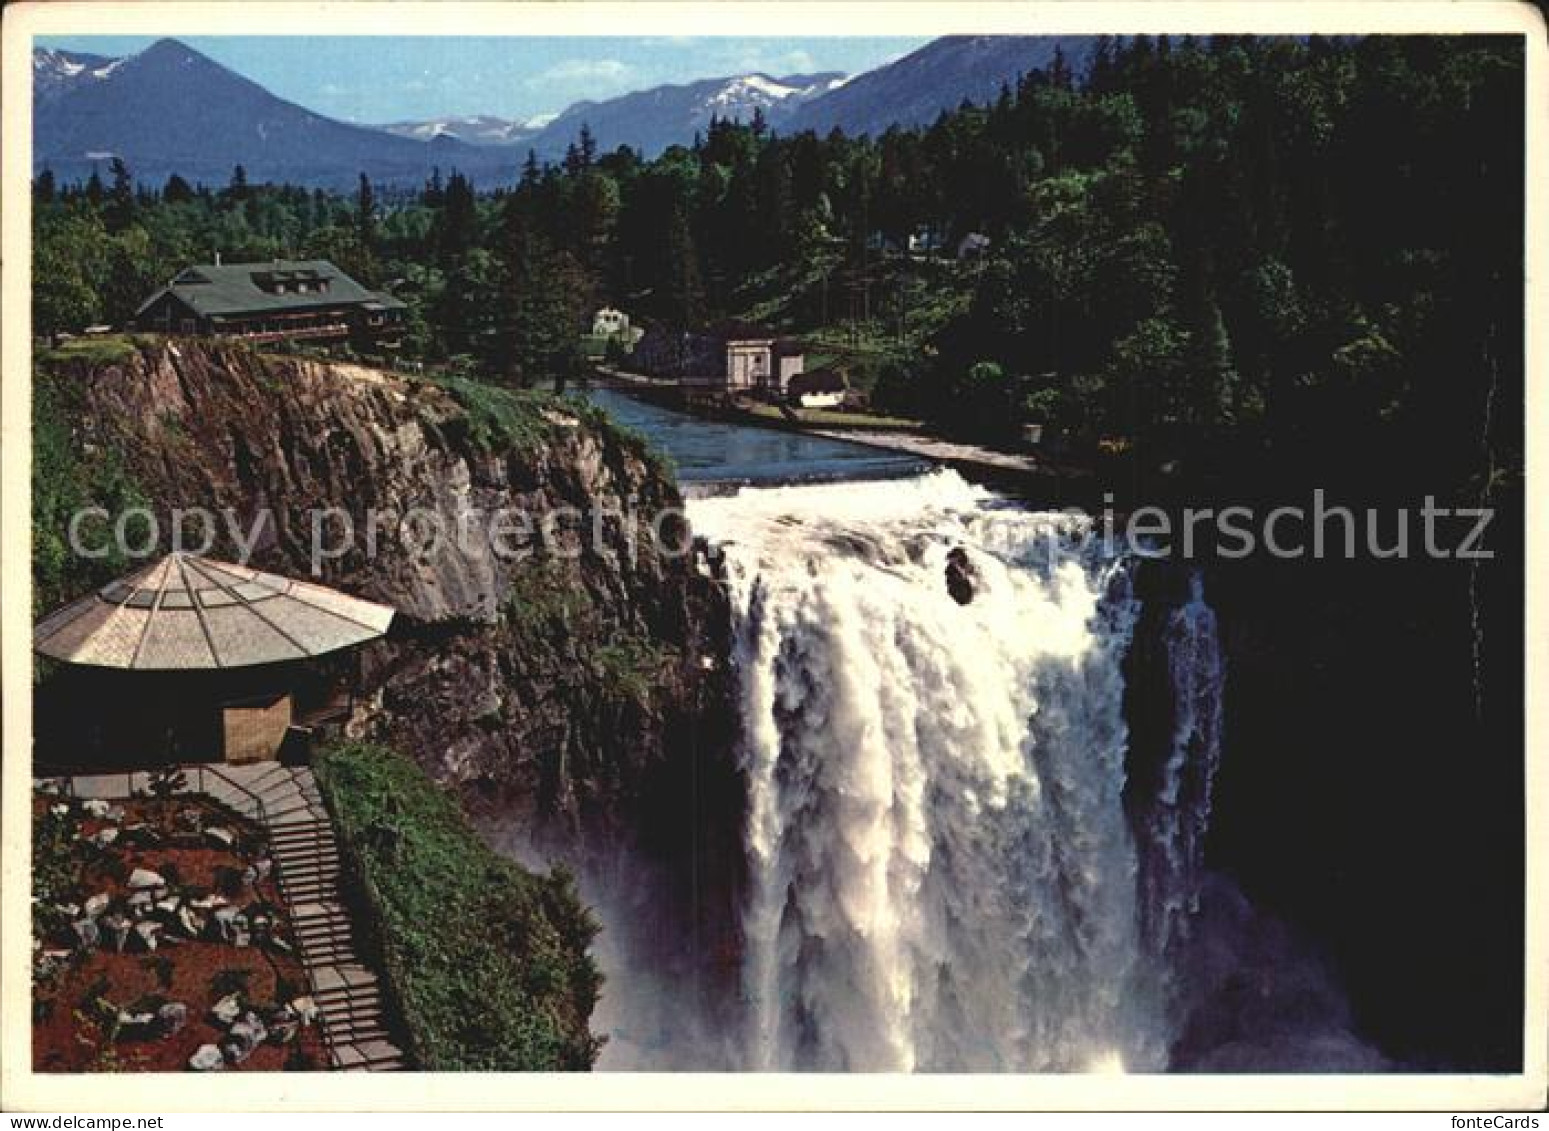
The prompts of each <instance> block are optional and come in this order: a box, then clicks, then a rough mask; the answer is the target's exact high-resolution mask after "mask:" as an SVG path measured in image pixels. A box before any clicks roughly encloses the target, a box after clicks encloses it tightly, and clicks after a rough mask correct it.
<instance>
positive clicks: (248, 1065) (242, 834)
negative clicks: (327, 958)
mask: <svg viewBox="0 0 1549 1131" xmlns="http://www.w3.org/2000/svg"><path fill="white" fill-rule="evenodd" d="M60 800H61V799H60V798H57V797H53V796H46V795H43V796H37V797H35V798H34V805H33V818H34V820H37V819H38V817H39V816H40V815H42V814H44V813H46V812H47V809H48V806H49V805H51V804H55V803H57V802H59V801H60ZM110 804H113V805H117V806H120V807H121V808H123V810H124V814H125V815H124V819H123V824H124V825H125V826H127V825H132V824H134V823H135V822H137V821H146V822H148V823H149V824H151V825H153V826H155V825H156V824H157V820H158V816H159V815H160V814H161V813H162V810H161V809H160V807H161V806H163V805H168V804H170V805H171V806H172V807H173V808H174V809H175V810H176V809H187V808H189V807H198V808H200V809H202V810H204V812H205V822H204V823H205V826H206V827H210V826H212V825H220V826H222V827H224V828H227V829H230V830H232V831H233V832H235V833H236V834H237V838H238V840H237V843H238V847H239V848H240V847H242V846H247V847H248V848H249V849H250V850H251V848H252V847H254V846H257V845H261V844H263V833H262V829H261V827H260V826H258V825H255V824H254V823H253V822H251V821H248V820H245V819H244V818H242V817H240V816H238V815H236V814H235V813H233V812H231V811H230V810H228V809H225V808H223V807H222V806H220V805H218V804H217V803H215V802H213V801H211V800H210V799H208V798H205V797H199V796H196V795H189V794H182V795H178V796H176V797H174V798H172V799H171V800H170V801H169V802H163V801H160V800H156V799H150V798H130V799H118V800H114V801H112V802H110ZM108 823H109V822H106V821H102V820H99V819H95V818H92V817H90V816H87V817H85V819H84V820H83V821H82V835H83V836H90V835H92V834H93V833H95V832H97V831H98V830H99V829H101V828H102V827H104V825H106V824H108ZM115 860H116V861H118V864H114V863H113V861H115ZM249 862H250V861H249V860H247V859H244V857H243V856H242V855H241V853H240V852H239V851H238V850H237V849H235V848H234V849H226V848H222V847H220V846H219V845H217V844H214V843H213V842H210V843H209V844H208V846H207V847H205V846H201V847H186V846H175V845H165V846H156V847H129V846H121V845H120V844H114V845H112V846H110V847H109V848H108V849H107V850H106V851H105V852H103V853H102V854H101V857H100V859H99V860H97V861H94V862H92V863H86V864H83V865H82V866H81V867H80V868H79V869H78V871H77V873H76V876H77V883H76V888H75V893H74V894H73V895H72V896H71V897H70V898H71V899H72V900H73V901H74V902H76V903H82V904H83V903H84V902H85V901H86V899H87V898H89V897H90V896H93V895H96V894H97V893H99V892H109V893H111V894H112V895H113V896H115V898H116V897H117V896H119V895H121V894H125V893H126V891H127V889H126V888H125V887H124V885H123V884H121V883H120V882H119V881H118V880H117V879H115V878H114V877H115V873H116V874H117V875H119V876H121V877H127V876H128V875H129V873H130V872H132V871H133V870H134V869H135V868H147V869H150V870H151V871H153V872H160V873H162V874H166V870H167V869H168V867H169V866H170V867H171V869H172V870H174V871H175V873H176V876H177V881H178V882H177V884H176V885H174V888H175V889H176V888H184V889H187V888H197V889H200V890H202V891H206V892H207V891H210V890H212V889H214V888H215V887H216V886H217V870H218V869H222V868H234V869H236V870H237V871H239V872H240V871H241V870H242V869H243V868H244V867H246V866H247V864H248V863H249ZM120 865H121V867H120ZM170 878H171V877H169V879H170ZM254 900H263V901H266V902H268V903H271V904H273V905H274V906H275V907H276V908H277V909H279V910H280V911H281V913H282V915H283V911H284V908H285V904H284V900H283V898H282V897H281V895H280V890H279V884H278V882H277V881H276V880H275V878H274V876H273V873H272V872H271V874H270V876H269V877H268V878H266V879H264V880H261V881H259V882H258V883H257V884H255V885H253V886H251V887H249V888H247V889H245V890H244V891H243V893H242V894H241V895H240V896H236V897H234V898H233V899H232V902H233V903H234V904H236V905H238V906H245V905H247V904H248V903H251V902H253V901H254ZM274 933H275V934H276V935H278V936H279V937H281V938H283V939H285V941H286V942H290V943H292V945H294V940H293V939H292V938H291V936H290V933H289V928H288V926H287V925H284V924H282V923H277V924H276V927H275V931H274ZM171 934H172V932H170V931H169V932H164V934H163V938H162V941H161V944H160V945H159V946H158V947H157V949H156V951H155V952H154V953H147V952H146V950H145V949H144V947H143V946H140V945H139V941H138V940H137V939H134V938H133V936H132V935H131V942H130V944H129V945H128V946H126V947H125V952H124V953H123V954H119V953H117V952H116V951H115V950H114V948H113V945H112V943H111V942H110V941H108V932H107V931H106V930H105V929H104V930H103V935H104V942H103V945H101V946H99V947H97V948H95V949H93V950H90V951H86V952H82V953H78V954H76V955H75V957H73V958H72V959H71V960H70V961H69V963H68V964H67V965H65V966H64V967H62V968H61V970H60V972H59V973H58V975H57V976H56V978H55V979H54V980H53V981H52V982H51V983H45V984H41V985H40V984H39V983H38V982H36V981H35V982H34V984H33V1024H32V1066H33V1071H35V1072H182V1071H186V1070H187V1067H188V1060H189V1057H191V1056H192V1055H193V1054H194V1051H195V1050H196V1049H198V1048H199V1046H200V1045H204V1044H213V1045H219V1044H220V1043H221V1040H222V1039H223V1038H224V1036H225V1029H224V1028H223V1027H222V1026H220V1025H219V1023H218V1022H216V1021H215V1019H214V1018H212V1017H211V1016H210V1007H211V1006H213V1005H214V1004H215V1002H216V1001H218V1000H219V999H220V998H221V997H222V996H223V995H222V994H220V993H217V992H215V989H214V988H213V987H212V985H211V981H212V979H214V978H215V977H216V976H217V975H219V974H222V973H223V972H228V971H245V972H247V975H248V982H247V988H246V990H245V992H244V993H243V995H242V1000H243V1002H244V1004H252V1005H269V1004H274V1005H279V1004H283V1001H282V999H281V998H280V996H279V991H280V990H281V989H285V992H286V993H288V994H289V995H290V997H296V996H300V995H303V994H305V993H306V992H307V985H306V976H305V974H304V973H303V971H302V966H301V961H300V959H299V957H298V956H297V955H296V954H294V953H290V954H285V953H282V952H280V951H279V950H277V949H275V948H272V947H259V946H257V945H254V946H247V947H237V946H233V945H231V944H229V943H225V942H219V941H206V940H203V939H199V940H191V939H182V940H179V941H176V942H173V941H171V940H170V939H169V937H168V936H170V935H171ZM74 941H75V940H74V936H73V934H70V933H69V928H68V927H66V929H65V933H64V934H62V935H61V934H57V933H56V934H55V935H53V936H51V937H49V938H48V939H46V940H45V942H44V945H45V947H47V948H50V949H54V948H57V949H60V950H63V949H67V948H69V947H70V946H71V944H72V943H73V942H74ZM163 959H165V960H166V961H164V962H163V961H161V960H163ZM167 977H170V983H168V982H165V981H163V978H167ZM282 982H283V983H284V986H282V985H281V983H282ZM152 995H154V996H157V997H161V998H164V999H165V1000H167V1001H180V1002H183V1003H184V1004H185V1005H187V1007H188V1024H187V1025H185V1026H184V1027H183V1029H182V1030H180V1031H179V1032H177V1033H174V1034H171V1035H170V1036H166V1037H151V1038H148V1039H145V1040H124V1039H120V1040H117V1041H110V1040H109V1036H108V1033H107V1031H106V1029H105V1027H104V1026H103V1025H102V1024H101V1023H99V1022H98V1020H97V1019H96V1018H95V1017H94V1016H93V1012H94V1011H93V1010H92V1009H91V1008H90V1007H89V1005H87V1004H84V1003H88V1002H90V1001H91V1000H92V999H93V998H95V997H98V996H100V997H103V998H106V999H107V1000H108V1001H110V1002H112V1003H113V1004H115V1005H117V1006H119V1007H120V1008H124V1009H127V1008H129V1007H130V1006H131V1005H133V1004H134V1003H135V1002H137V1001H139V1000H140V999H141V998H143V997H149V996H152ZM290 997H287V998H285V999H283V1000H286V1001H288V1000H290ZM40 1014H41V1016H40ZM327 1067H328V1058H327V1054H326V1052H325V1051H324V1047H323V1042H322V1036H321V1033H320V1032H319V1029H318V1026H317V1025H315V1024H313V1025H307V1026H303V1027H302V1028H301V1030H300V1033H299V1035H298V1036H297V1038H296V1040H295V1041H293V1042H291V1043H289V1044H285V1045H274V1044H269V1043H265V1044H263V1045H261V1046H259V1047H258V1048H257V1049H255V1050H254V1051H253V1053H252V1054H251V1055H250V1056H249V1057H248V1058H247V1059H246V1060H245V1061H243V1062H242V1063H241V1064H239V1065H232V1064H228V1065H226V1066H225V1069H224V1070H225V1071H242V1072H277V1071H281V1070H292V1071H294V1070H305V1069H326V1068H327Z"/></svg>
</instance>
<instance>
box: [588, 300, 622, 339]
mask: <svg viewBox="0 0 1549 1131" xmlns="http://www.w3.org/2000/svg"><path fill="white" fill-rule="evenodd" d="M592 333H593V334H596V335H597V336H598V337H621V338H622V337H627V336H628V334H629V315H627V314H625V313H624V312H623V311H622V310H615V309H614V308H613V307H611V306H605V307H603V308H602V309H601V310H599V311H598V312H597V313H596V314H594V315H592Z"/></svg>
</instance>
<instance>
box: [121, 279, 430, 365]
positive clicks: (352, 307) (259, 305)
mask: <svg viewBox="0 0 1549 1131" xmlns="http://www.w3.org/2000/svg"><path fill="white" fill-rule="evenodd" d="M406 309H407V307H406V306H405V305H404V304H403V303H402V302H399V301H398V300H397V299H395V298H393V297H392V296H391V295H387V294H383V293H381V292H379V291H372V290H368V289H367V288H365V287H363V286H361V284H359V283H357V282H356V281H355V280H354V279H352V278H350V277H349V276H348V275H346V274H345V273H344V272H343V271H341V270H339V268H337V267H335V266H334V265H333V264H332V263H330V262H328V261H327V260H326V259H310V260H283V259H276V260H273V261H272V262H265V263H230V264H225V265H222V264H220V263H201V264H196V265H195V266H192V267H187V268H185V269H184V270H182V271H180V272H179V273H178V274H177V275H176V276H175V277H174V278H173V279H172V281H171V282H170V283H168V284H167V285H166V286H165V287H162V288H161V289H160V290H159V291H157V292H156V293H155V294H153V295H151V297H150V298H148V299H146V300H145V302H144V303H143V304H141V306H140V308H139V310H137V311H135V315H134V326H135V329H137V330H146V331H151V332H155V333H163V334H198V335H219V336H226V337H240V338H245V339H249V340H257V341H281V340H287V339H321V340H330V339H337V340H343V339H351V340H355V341H364V342H368V343H371V344H374V345H377V346H387V347H391V346H395V345H397V339H398V337H399V335H400V333H401V332H402V331H401V327H402V323H403V317H404V312H405V310H406Z"/></svg>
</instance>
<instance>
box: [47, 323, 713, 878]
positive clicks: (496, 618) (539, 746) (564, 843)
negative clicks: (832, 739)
mask: <svg viewBox="0 0 1549 1131" xmlns="http://www.w3.org/2000/svg"><path fill="white" fill-rule="evenodd" d="M38 380H39V381H40V382H42V381H57V382H59V383H60V384H61V386H62V387H64V388H67V389H68V391H69V397H70V400H71V402H72V404H73V407H72V409H71V411H70V416H71V428H72V430H73V432H74V435H73V437H72V443H73V444H74V445H75V446H76V449H77V450H78V452H79V453H80V455H81V457H82V458H83V459H91V458H94V457H93V453H99V452H103V451H112V452H114V453H116V459H117V460H119V461H121V462H122V464H123V465H124V468H125V470H126V472H127V474H128V475H129V476H130V477H131V478H132V480H133V481H134V482H135V483H136V484H137V485H138V487H139V489H140V491H141V492H142V493H143V495H144V496H145V498H146V499H147V501H148V502H149V503H150V506H151V508H152V510H153V512H154V513H155V515H156V517H157V519H158V520H159V521H160V522H161V524H162V530H161V536H162V546H163V548H166V546H167V543H168V540H169V538H170V531H169V529H168V526H169V522H168V516H169V515H171V513H172V511H173V508H195V507H200V508H206V509H208V510H210V511H213V512H216V513H217V515H218V517H219V519H220V527H221V529H219V530H218V531H216V533H215V537H214V540H213V544H212V545H211V546H210V548H209V552H210V553H211V554H212V555H213V556H216V557H223V558H227V559H231V560H236V559H239V558H240V557H241V556H242V543H243V542H244V541H251V542H252V552H251V554H250V560H251V562H252V564H254V565H256V566H258V567H260V568H265V569H272V570H274V571H276V572H280V573H285V574H288V575H291V576H296V577H309V576H311V577H315V578H316V579H317V580H319V581H320V582H322V583H323V584H327V585H331V586H335V587H338V588H341V589H344V590H347V591H349V592H352V593H356V594H358V595H361V596H364V597H367V598H369V599H372V600H376V601H381V602H384V603H386V604H389V605H392V606H393V607H394V608H396V609H397V610H398V611H399V616H398V618H397V621H396V622H395V625H394V628H393V631H392V634H391V637H390V639H388V640H386V641H384V642H381V643H379V644H377V645H373V646H371V647H369V648H368V649H366V650H365V651H364V652H363V653H362V655H361V657H360V665H361V666H360V672H361V679H362V689H363V692H364V695H363V699H362V701H361V705H359V706H358V707H357V710H356V712H355V715H354V717H353V718H352V720H351V729H352V731H353V732H355V733H358V734H362V735H365V736H369V737H372V738H376V739H380V740H383V741H386V742H389V743H391V744H393V745H395V746H397V747H399V748H400V749H402V750H404V751H405V752H407V753H410V754H411V755H412V756H413V757H414V758H415V759H417V760H418V761H419V762H420V763H421V765H423V766H424V767H425V768H426V769H427V770H428V771H429V772H430V774H431V775H432V776H433V777H435V778H436V779H437V780H439V781H440V782H442V783H443V784H445V785H447V786H448V787H451V788H453V789H455V790H456V791H457V792H458V793H459V794H460V795H461V796H462V798H463V800H464V802H465V804H466V805H467V806H468V807H469V808H470V809H471V810H472V811H473V812H474V813H475V815H480V814H482V815H484V816H485V817H486V818H487V822H488V823H491V824H492V825H494V826H497V827H498V828H499V830H500V831H501V833H502V835H507V836H510V837H511V838H512V840H513V843H520V844H521V845H523V846H524V847H526V848H528V849H529V850H532V851H534V852H536V853H538V854H540V855H544V856H549V855H556V856H559V857H561V858H564V859H567V860H569V861H570V862H572V863H574V864H577V865H579V866H581V867H582V868H583V869H584V868H587V867H589V866H596V865H599V864H605V863H606V861H607V860H609V859H610V858H611V857H612V855H613V854H614V852H615V850H616V849H618V848H619V847H620V845H623V844H629V845H631V846H636V845H640V846H643V847H644V848H645V849H646V850H647V852H648V854H650V855H656V856H661V857H666V858H669V859H673V862H674V865H675V866H674V867H673V868H672V869H670V870H671V871H672V872H673V873H676V874H683V875H688V874H692V873H693V872H694V869H692V868H682V867H678V866H676V865H678V864H681V863H683V861H681V860H678V859H675V858H677V857H680V856H681V855H682V854H685V853H687V854H693V855H695V856H702V857H704V859H705V861H706V867H707V868H709V869H710V872H711V874H713V873H714V872H715V871H716V869H717V868H718V867H719V868H725V867H726V866H727V865H725V864H724V863H722V864H719V865H718V864H716V861H717V860H720V861H726V860H733V859H736V857H737V853H736V852H735V851H734V850H731V851H728V850H727V847H728V846H727V845H725V844H724V843H721V842H720V841H718V839H717V838H724V837H725V836H731V837H733V838H734V837H735V835H736V822H737V819H738V818H737V814H738V813H739V806H740V800H739V798H740V791H739V790H738V788H737V784H736V780H735V775H734V770H733V768H732V767H731V766H729V765H728V764H727V763H726V761H725V758H726V755H725V751H727V750H729V749H731V744H730V743H729V742H728V741H726V740H725V738H724V736H723V735H718V734H716V733H715V731H716V729H717V728H718V727H724V726H727V725H730V724H729V721H728V720H729V719H730V715H731V713H730V711H728V710H726V709H724V704H725V702H726V701H727V694H728V691H727V683H726V680H725V674H724V673H723V671H722V669H721V661H720V657H722V656H724V655H725V633H726V631H727V627H726V626H727V620H726V607H725V603H724V600H723V599H722V596H721V594H720V592H719V591H718V590H717V589H716V587H715V586H714V585H713V584H712V583H711V582H710V581H709V580H707V579H706V577H705V576H703V575H702V574H701V572H700V571H699V569H698V568H697V566H696V562H695V559H694V556H693V555H692V554H687V555H681V556H672V555H663V554H661V553H658V552H656V550H655V548H654V544H653V541H652V529H651V524H652V522H653V520H655V519H657V516H659V515H662V514H663V513H664V512H666V517H665V518H664V519H662V520H661V521H659V522H658V523H657V529H658V530H660V531H661V532H662V534H663V539H662V540H663V542H665V543H667V544H670V545H672V546H680V545H682V544H683V541H684V539H685V538H686V536H687V529H686V524H685V523H684V522H683V520H682V518H681V516H680V515H674V514H673V513H672V509H673V508H675V507H676V506H677V505H678V504H679V503H680V502H681V500H680V498H679V496H678V493H677V489H676V487H675V485H674V484H673V482H672V479H671V477H670V475H669V474H665V473H664V471H663V469H662V467H661V466H660V465H659V463H658V462H657V460H656V459H655V457H654V456H653V455H652V453H651V452H650V451H649V450H648V449H647V448H646V447H645V445H644V444H643V443H642V442H641V441H639V440H638V439H637V438H635V437H633V436H630V435H628V434H626V433H623V432H621V431H620V430H618V429H616V428H614V427H612V426H611V425H610V424H608V423H607V422H606V420H605V419H604V418H602V417H601V416H600V414H596V413H593V412H591V411H590V410H588V409H586V408H584V407H580V406H576V405H572V404H570V403H568V402H565V401H560V400H555V399H552V398H544V397H539V396H536V395H525V394H513V393H508V392H504V391H500V390H492V389H487V388H483V387H480V386H475V385H471V384H462V383H456V382H453V383H451V384H449V385H445V386H443V385H437V384H434V383H431V382H428V381H410V380H406V379H404V378H401V377H398V376H395V375H392V374H388V373H384V372H381V371H377V370H372V369H366V368H363V367H359V366H352V365H344V364H325V363H321V362H317V361H312V360H305V359H300V358H291V357H277V356H269V355H262V354H259V353H257V352H254V351H252V350H250V349H247V348H243V347H238V346H227V345H211V344H192V343H185V342H178V343H160V342H149V341H139V342H137V343H136V345H135V348H134V350H132V351H127V350H126V351H125V353H124V356H123V357H122V358H121V359H119V360H115V361H113V362H111V363H104V362H103V361H101V360H100V359H99V360H98V361H96V362H85V361H60V362H57V363H55V364H54V365H53V366H52V367H50V371H45V372H40V373H39V375H38ZM594 527H595V531H596V533H595V534H594V533H593V529H594ZM351 529H353V533H354V538H353V540H351V539H349V538H348V537H347V535H348V534H349V532H350V530H351ZM433 532H439V534H435V533H433ZM189 534H190V538H189V541H190V542H191V543H193V544H194V545H195V546H197V545H198V544H199V542H200V538H199V537H198V536H197V535H198V531H197V530H195V529H193V528H192V527H191V528H190V529H189ZM502 551H503V552H502ZM691 806H692V807H694V808H693V810H692V812H697V813H704V812H712V813H719V814H722V815H723V817H722V819H723V822H724V823H723V826H722V827H721V828H719V829H707V828H706V827H705V824H704V822H703V821H698V822H697V824H696V821H695V820H690V819H689V818H690V814H691V808H690V807H691ZM733 845H734V841H733ZM699 875H700V879H701V880H704V878H705V875H706V873H705V872H703V871H701V872H700V873H699ZM729 882H730V880H729V878H728V883H729Z"/></svg>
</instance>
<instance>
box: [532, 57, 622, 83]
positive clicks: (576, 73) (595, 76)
mask: <svg viewBox="0 0 1549 1131" xmlns="http://www.w3.org/2000/svg"><path fill="white" fill-rule="evenodd" d="M634 73H635V72H634V68H633V67H631V66H630V65H629V64H628V63H623V62H620V61H619V60H617V59H565V60H564V61H562V62H559V63H555V64H554V65H553V66H552V67H550V68H549V69H548V70H546V71H542V72H540V73H538V74H536V75H533V76H532V77H531V78H529V79H528V80H527V85H528V86H530V87H548V86H560V85H563V84H566V83H578V82H585V83H592V84H595V85H598V86H605V87H619V86H623V85H625V84H626V83H628V82H629V81H630V79H632V78H633V77H634Z"/></svg>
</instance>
